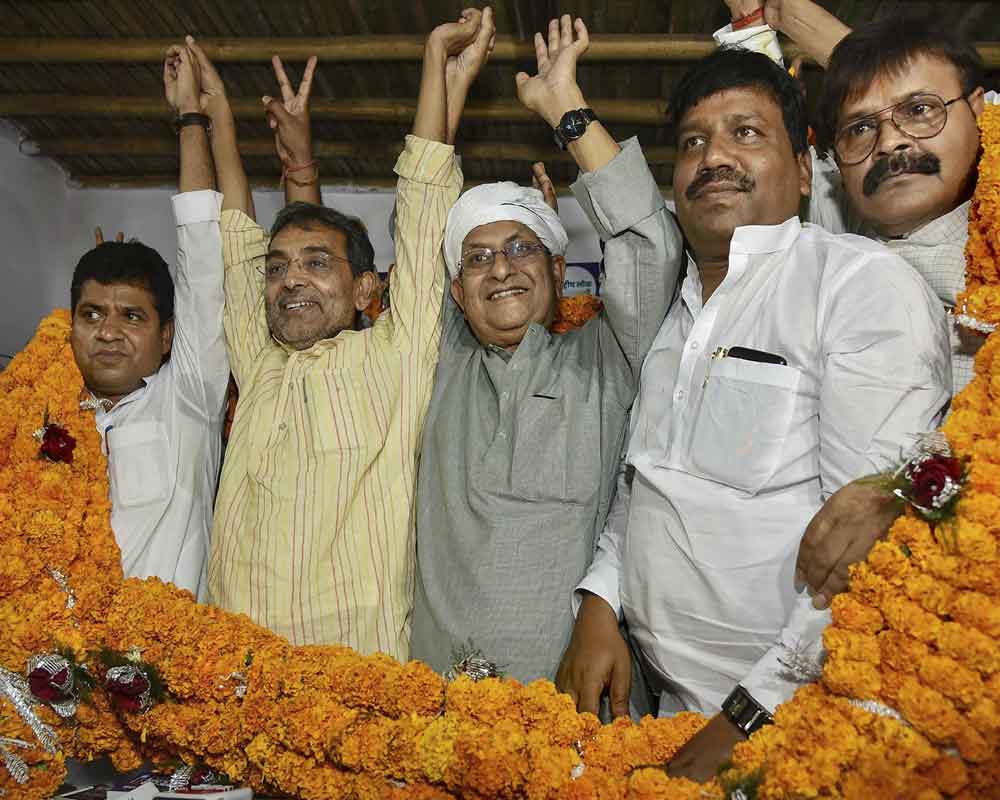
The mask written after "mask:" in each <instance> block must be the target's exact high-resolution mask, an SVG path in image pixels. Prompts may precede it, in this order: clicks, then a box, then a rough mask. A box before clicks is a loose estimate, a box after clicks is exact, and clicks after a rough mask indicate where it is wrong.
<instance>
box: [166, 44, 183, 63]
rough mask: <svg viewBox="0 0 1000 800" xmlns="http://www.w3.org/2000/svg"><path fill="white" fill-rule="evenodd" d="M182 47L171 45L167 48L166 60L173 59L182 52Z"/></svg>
mask: <svg viewBox="0 0 1000 800" xmlns="http://www.w3.org/2000/svg"><path fill="white" fill-rule="evenodd" d="M183 49H184V48H183V46H182V45H179V44H172V45H170V47H168V48H167V60H171V59H174V58H176V57H177V56H178V54H179V53H180V52H181V50H183Z"/></svg>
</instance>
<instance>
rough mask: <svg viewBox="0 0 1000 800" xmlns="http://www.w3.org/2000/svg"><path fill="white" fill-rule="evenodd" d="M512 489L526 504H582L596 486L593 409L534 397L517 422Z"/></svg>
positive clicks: (561, 399) (524, 404)
mask: <svg viewBox="0 0 1000 800" xmlns="http://www.w3.org/2000/svg"><path fill="white" fill-rule="evenodd" d="M515 424H516V429H515V435H514V452H513V458H512V463H511V488H512V490H513V493H514V494H515V495H516V496H518V497H521V498H524V499H525V500H533V501H558V502H565V503H585V502H587V501H588V500H589V499H590V498H591V497H593V496H594V495H595V494H596V492H597V491H598V490H599V488H600V466H599V465H600V448H601V435H600V429H599V427H598V424H597V419H596V416H595V412H594V409H593V408H592V407H591V406H590V405H588V404H587V403H583V402H580V401H579V400H573V399H570V398H567V397H558V396H549V395H540V394H537V395H534V396H531V397H526V398H524V400H523V401H522V402H521V406H520V408H519V410H518V415H517V419H516V423H515Z"/></svg>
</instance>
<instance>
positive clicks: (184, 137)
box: [163, 45, 215, 193]
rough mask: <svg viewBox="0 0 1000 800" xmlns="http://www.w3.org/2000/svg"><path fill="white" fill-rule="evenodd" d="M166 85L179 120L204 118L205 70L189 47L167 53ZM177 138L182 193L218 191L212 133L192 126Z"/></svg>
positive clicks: (196, 125)
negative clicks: (202, 82)
mask: <svg viewBox="0 0 1000 800" xmlns="http://www.w3.org/2000/svg"><path fill="white" fill-rule="evenodd" d="M163 85H164V89H165V92H166V97H167V102H168V103H169V104H170V107H171V108H172V109H173V110H174V113H175V114H177V115H178V118H179V119H181V120H184V119H191V118H192V116H194V117H195V118H200V117H201V116H202V114H203V112H202V106H201V68H200V65H199V64H198V62H197V60H196V59H195V56H194V54H193V53H192V52H191V50H190V49H189V48H188V47H186V46H182V45H173V46H172V47H170V49H169V50H167V58H166V60H165V61H164V62H163ZM177 135H178V139H179V147H180V162H181V174H180V181H179V185H180V190H181V192H182V193H183V192H193V191H197V190H198V189H214V188H215V174H214V172H213V170H212V153H211V150H210V149H209V140H208V129H207V128H206V127H205V126H204V125H201V124H197V123H195V124H188V125H184V126H183V127H182V128H181V129H180V130H179V132H178V134H177Z"/></svg>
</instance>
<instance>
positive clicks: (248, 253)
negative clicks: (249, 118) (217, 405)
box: [187, 36, 273, 386]
mask: <svg viewBox="0 0 1000 800" xmlns="http://www.w3.org/2000/svg"><path fill="white" fill-rule="evenodd" d="M187 47H188V49H189V50H190V51H191V53H192V54H193V55H194V57H195V58H196V59H197V61H198V65H199V68H200V70H201V107H202V110H203V111H204V113H206V114H208V116H209V117H210V118H211V120H212V155H213V157H214V160H215V169H216V173H217V174H218V179H219V188H220V189H221V191H222V194H223V203H222V217H221V220H220V224H219V227H220V228H221V233H222V254H223V263H224V265H225V312H224V314H223V321H224V324H225V333H226V346H227V348H228V352H229V365H230V368H231V369H232V371H233V375H234V376H235V378H236V383H237V385H239V386H242V385H243V382H244V381H245V380H246V379H247V377H248V376H249V374H250V370H251V369H252V367H253V364H254V362H255V361H256V359H257V356H258V355H259V354H260V353H261V351H262V350H263V349H264V348H266V347H269V346H271V345H272V341H273V340H272V339H271V336H270V333H269V332H268V327H267V320H266V318H265V314H264V294H263V292H264V278H263V275H262V274H261V273H260V272H259V269H260V267H261V266H262V265H263V263H264V255H265V252H266V249H267V234H266V233H265V231H264V230H263V229H262V228H261V227H260V226H259V225H257V223H256V222H254V219H253V217H254V209H253V200H252V198H251V195H250V185H249V183H248V182H247V177H246V173H245V172H244V171H243V164H242V163H241V161H240V154H239V150H238V149H237V145H236V125H235V123H234V121H233V113H232V110H231V109H230V107H229V101H228V99H227V98H226V89H225V85H224V84H223V83H222V79H221V78H220V77H219V74H218V72H216V70H215V67H214V66H213V65H212V62H211V61H209V59H208V57H207V56H206V55H205V53H204V51H203V50H202V49H201V48H200V47H199V46H198V44H197V43H196V42H195V41H194V39H193V38H191V37H190V36H189V37H188V38H187Z"/></svg>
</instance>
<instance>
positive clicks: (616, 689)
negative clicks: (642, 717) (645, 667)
mask: <svg viewBox="0 0 1000 800" xmlns="http://www.w3.org/2000/svg"><path fill="white" fill-rule="evenodd" d="M631 691H632V665H631V664H630V663H629V662H628V661H627V660H625V659H624V658H623V659H621V660H620V661H616V662H615V665H614V668H613V669H612V671H611V686H610V687H609V691H608V695H609V696H608V700H609V701H610V704H611V716H613V717H627V716H628V696H629V693H630V692H631Z"/></svg>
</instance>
